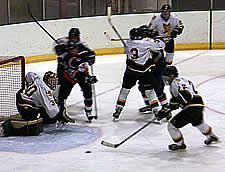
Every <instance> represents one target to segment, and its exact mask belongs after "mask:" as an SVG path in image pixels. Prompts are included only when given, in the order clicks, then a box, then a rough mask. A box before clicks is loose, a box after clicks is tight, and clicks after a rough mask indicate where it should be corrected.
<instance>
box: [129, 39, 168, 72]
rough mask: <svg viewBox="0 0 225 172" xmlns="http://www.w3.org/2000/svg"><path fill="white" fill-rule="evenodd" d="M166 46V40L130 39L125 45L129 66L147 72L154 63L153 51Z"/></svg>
mask: <svg viewBox="0 0 225 172" xmlns="http://www.w3.org/2000/svg"><path fill="white" fill-rule="evenodd" d="M164 47H165V44H164V42H162V41H161V40H157V39H149V38H144V39H142V40H128V41H127V42H126V47H125V53H126V54H127V67H128V68H129V69H130V70H133V71H137V72H146V71H147V70H148V69H149V68H150V67H151V65H153V64H154V62H153V58H152V55H153V52H154V51H159V50H161V49H163V48H164Z"/></svg>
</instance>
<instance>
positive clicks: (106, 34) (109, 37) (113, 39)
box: [104, 32, 129, 41]
mask: <svg viewBox="0 0 225 172" xmlns="http://www.w3.org/2000/svg"><path fill="white" fill-rule="evenodd" d="M104 35H105V36H106V38H107V39H108V40H110V41H120V39H118V38H112V37H111V36H110V35H109V34H108V33H107V32H104ZM123 40H129V38H123Z"/></svg>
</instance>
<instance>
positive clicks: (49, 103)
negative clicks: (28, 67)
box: [19, 72, 59, 118]
mask: <svg viewBox="0 0 225 172" xmlns="http://www.w3.org/2000/svg"><path fill="white" fill-rule="evenodd" d="M26 82H27V86H26V88H25V89H24V90H22V92H20V93H19V96H20V99H22V100H23V102H24V105H22V104H20V106H33V107H37V108H38V107H43V108H44V109H45V111H46V113H47V114H48V115H49V116H50V117H51V118H53V117H55V116H56V114H57V113H58V112H59V108H58V105H57V104H56V102H55V100H54V97H53V94H52V91H51V89H50V88H49V87H48V86H47V85H46V84H45V83H44V81H43V80H42V79H41V78H40V76H39V75H37V74H36V73H34V72H28V73H27V75H26Z"/></svg>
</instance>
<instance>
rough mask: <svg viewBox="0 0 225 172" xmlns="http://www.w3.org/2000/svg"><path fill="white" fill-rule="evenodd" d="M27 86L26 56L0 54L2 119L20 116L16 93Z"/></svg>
mask: <svg viewBox="0 0 225 172" xmlns="http://www.w3.org/2000/svg"><path fill="white" fill-rule="evenodd" d="M24 87H25V58H24V57H23V56H18V57H15V56H14V57H13V56H0V120H5V119H9V118H12V117H15V116H18V115H17V114H18V111H17V108H16V93H17V91H19V90H20V89H21V88H24Z"/></svg>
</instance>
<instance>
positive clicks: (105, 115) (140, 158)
mask: <svg viewBox="0 0 225 172" xmlns="http://www.w3.org/2000/svg"><path fill="white" fill-rule="evenodd" d="M174 64H176V65H177V67H178V69H179V71H180V73H181V75H182V76H184V77H186V78H189V79H191V80H192V81H193V83H194V84H195V85H196V86H197V90H198V91H199V92H200V94H201V95H202V96H203V98H204V100H205V104H206V106H207V108H206V109H205V120H206V122H207V123H208V124H209V125H211V126H212V128H213V131H214V133H215V134H216V135H218V136H219V138H220V140H221V143H218V144H215V145H212V146H205V145H204V143H203V142H204V139H205V137H204V136H203V135H202V134H201V133H200V132H199V131H198V130H197V129H196V128H193V127H192V126H191V125H187V126H185V127H184V128H182V129H181V131H182V133H183V135H184V138H185V142H186V145H187V146H188V148H187V151H183V152H170V151H168V145H169V144H171V143H173V141H172V140H171V138H170V136H169V134H168V131H167V124H166V122H164V123H163V124H162V125H156V124H150V125H149V126H148V127H147V128H145V129H144V130H142V131H141V132H140V133H138V134H137V135H136V136H134V137H133V138H131V139H130V140H128V141H127V142H125V143H124V144H122V145H121V146H120V147H118V148H116V149H113V148H109V147H105V146H102V145H101V144H100V143H101V141H102V140H106V141H109V142H112V143H119V142H120V141H121V140H123V139H124V138H126V137H127V136H128V135H129V134H131V133H132V132H134V131H135V130H137V129H138V128H140V127H142V126H143V125H144V124H146V123H147V122H148V120H149V119H150V118H151V115H148V114H145V115H143V114H139V113H138V108H140V107H142V106H143V105H144V103H143V100H142V98H141V94H140V92H139V91H138V89H137V87H134V88H133V89H132V90H131V92H130V94H129V96H128V100H127V104H126V106H125V108H124V111H123V112H122V115H121V117H120V121H119V122H117V123H113V122H112V113H113V111H114V107H115V103H116V100H117V96H118V94H119V89H120V86H121V81H122V76H123V72H124V69H125V55H111V56H98V57H97V59H96V64H95V65H94V73H95V75H96V76H97V78H98V79H99V82H98V83H97V84H96V85H95V86H96V92H97V105H98V115H99V118H98V120H94V121H93V123H91V124H88V123H86V122H85V121H86V117H85V115H84V112H83V97H82V93H81V91H80V88H79V86H78V85H76V86H75V87H74V89H73V91H72V93H71V95H70V96H69V98H68V101H67V104H68V109H69V113H70V115H71V116H72V118H74V119H76V120H77V122H76V125H85V126H94V127H99V128H100V129H101V132H102V134H101V136H100V137H99V139H97V140H96V141H94V142H92V143H90V144H88V145H85V146H81V147H78V148H73V149H69V150H64V151H61V152H52V153H46V154H39V155H37V154H25V153H13V152H1V153H0V162H1V168H0V171H2V172H12V171H15V172H24V171H26V172H28V171H32V172H50V171H51V172H62V171H66V172H159V171H160V172H164V171H165V172H200V171H204V172H212V171H218V172H225V50H213V51H207V50H201V51H177V52H175V61H174ZM56 65H57V64H56V62H55V61H51V62H41V63H36V64H29V65H26V72H29V71H33V72H36V73H38V74H40V75H43V74H44V73H45V72H46V71H48V70H52V71H56ZM166 93H168V88H166ZM167 95H168V97H169V93H168V94H167ZM65 142H70V140H69V139H68V138H67V139H66V140H65ZM11 144H13V143H11ZM34 144H35V142H34ZM62 146H63V143H62ZM87 150H88V151H91V152H92V153H85V152H86V151H87Z"/></svg>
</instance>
